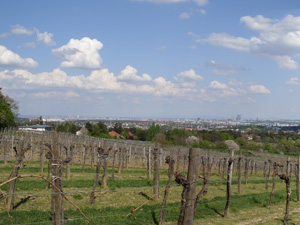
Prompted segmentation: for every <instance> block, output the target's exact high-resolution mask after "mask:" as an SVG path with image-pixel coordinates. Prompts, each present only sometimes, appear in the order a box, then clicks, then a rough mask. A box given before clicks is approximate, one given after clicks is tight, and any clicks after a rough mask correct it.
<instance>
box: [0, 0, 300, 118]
mask: <svg viewBox="0 0 300 225" xmlns="http://www.w3.org/2000/svg"><path fill="white" fill-rule="evenodd" d="M2 8H3V13H1V15H0V18H1V21H2V23H1V24H0V87H2V88H3V89H2V91H3V93H4V94H6V95H9V96H10V97H12V98H13V99H15V100H16V101H18V102H19V106H20V110H19V111H20V114H21V115H46V116H55V115H56V116H57V115H59V116H69V115H72V116H76V115H79V116H80V117H89V116H90V117H141V118H198V117H202V118H205V117H206V118H230V117H236V116H237V115H239V114H240V115H242V118H257V117H258V118H282V119H300V103H299V101H298V96H299V94H300V89H299V85H300V78H299V62H300V61H299V56H300V16H298V15H299V12H300V10H299V9H300V2H299V3H298V2H296V1H292V0H287V1H280V0H266V1H263V2H262V1H258V0H252V1H250V0H246V1H238V0H232V1H222V0H114V1H95V0H93V1H88V2H82V1H72V2H71V1H64V2H61V1H57V0H55V1H51V2H31V1H30V0H29V1H26V2H23V1H4V2H3V3H2Z"/></svg>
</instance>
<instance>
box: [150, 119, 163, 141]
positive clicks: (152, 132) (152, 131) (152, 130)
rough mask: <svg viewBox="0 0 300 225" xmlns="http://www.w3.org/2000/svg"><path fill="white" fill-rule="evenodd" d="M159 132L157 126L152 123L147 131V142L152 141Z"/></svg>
mask: <svg viewBox="0 0 300 225" xmlns="http://www.w3.org/2000/svg"><path fill="white" fill-rule="evenodd" d="M159 132H160V127H159V125H158V124H157V125H155V123H152V126H151V127H149V129H148V130H147V141H152V140H153V138H154V137H155V135H156V134H158V133H159Z"/></svg>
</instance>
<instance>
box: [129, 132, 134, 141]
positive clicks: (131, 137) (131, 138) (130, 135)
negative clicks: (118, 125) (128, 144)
mask: <svg viewBox="0 0 300 225" xmlns="http://www.w3.org/2000/svg"><path fill="white" fill-rule="evenodd" d="M128 139H129V140H133V134H132V133H131V132H130V131H128Z"/></svg>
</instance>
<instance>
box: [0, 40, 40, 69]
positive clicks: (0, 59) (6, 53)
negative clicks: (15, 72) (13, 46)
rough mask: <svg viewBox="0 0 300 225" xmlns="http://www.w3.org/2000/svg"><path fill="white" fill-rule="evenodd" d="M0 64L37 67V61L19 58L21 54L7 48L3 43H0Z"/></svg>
mask: <svg viewBox="0 0 300 225" xmlns="http://www.w3.org/2000/svg"><path fill="white" fill-rule="evenodd" d="M0 66H3V67H19V68H33V67H37V66H38V63H37V62H36V61H34V60H33V59H32V58H21V56H19V55H18V54H17V53H14V52H12V51H11V50H8V49H7V48H6V47H5V46H3V45H0Z"/></svg>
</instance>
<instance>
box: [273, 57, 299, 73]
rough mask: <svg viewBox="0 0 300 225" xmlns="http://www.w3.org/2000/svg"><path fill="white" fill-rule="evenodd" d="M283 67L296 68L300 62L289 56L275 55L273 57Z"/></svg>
mask: <svg viewBox="0 0 300 225" xmlns="http://www.w3.org/2000/svg"><path fill="white" fill-rule="evenodd" d="M272 58H273V59H274V60H275V61H276V62H277V64H278V66H279V68H281V69H289V70H296V69H298V63H297V62H296V61H294V60H292V59H291V58H290V57H289V56H273V57H272Z"/></svg>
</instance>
